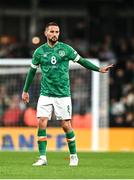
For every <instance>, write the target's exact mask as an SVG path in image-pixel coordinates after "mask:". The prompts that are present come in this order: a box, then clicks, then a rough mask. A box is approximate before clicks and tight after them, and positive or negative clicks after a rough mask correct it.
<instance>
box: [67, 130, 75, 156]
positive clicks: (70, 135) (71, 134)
mask: <svg viewBox="0 0 134 180" xmlns="http://www.w3.org/2000/svg"><path fill="white" fill-rule="evenodd" d="M73 137H75V134H74V131H71V132H68V133H66V138H67V139H71V138H73ZM68 148H69V151H70V154H76V142H75V140H74V141H70V142H68Z"/></svg>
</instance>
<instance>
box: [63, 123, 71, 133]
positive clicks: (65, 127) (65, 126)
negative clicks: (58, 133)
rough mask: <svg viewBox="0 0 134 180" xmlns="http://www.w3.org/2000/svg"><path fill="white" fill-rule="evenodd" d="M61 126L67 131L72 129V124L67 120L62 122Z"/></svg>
mask: <svg viewBox="0 0 134 180" xmlns="http://www.w3.org/2000/svg"><path fill="white" fill-rule="evenodd" d="M62 128H63V130H64V132H69V131H71V130H72V126H71V124H70V123H68V122H62Z"/></svg>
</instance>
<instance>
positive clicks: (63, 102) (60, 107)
mask: <svg viewBox="0 0 134 180" xmlns="http://www.w3.org/2000/svg"><path fill="white" fill-rule="evenodd" d="M53 106H54V112H55V116H56V119H57V120H70V119H71V118H72V102H71V98H70V97H62V98H55V99H54V103H53Z"/></svg>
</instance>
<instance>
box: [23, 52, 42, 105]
mask: <svg viewBox="0 0 134 180" xmlns="http://www.w3.org/2000/svg"><path fill="white" fill-rule="evenodd" d="M39 61H40V55H39V54H38V51H35V53H34V55H33V58H32V63H31V67H30V69H29V71H28V74H27V76H26V80H25V84H24V88H23V93H22V100H23V101H24V103H29V93H28V90H29V88H30V86H31V84H32V81H33V79H34V76H35V74H36V71H37V68H38V65H39V63H40V62H39Z"/></svg>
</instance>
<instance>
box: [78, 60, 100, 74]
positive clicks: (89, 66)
mask: <svg viewBox="0 0 134 180" xmlns="http://www.w3.org/2000/svg"><path fill="white" fill-rule="evenodd" d="M78 63H79V64H80V65H82V66H83V67H85V68H87V69H91V70H93V71H98V72H99V67H97V66H95V65H94V64H92V63H91V62H90V61H89V60H88V59H85V58H82V57H80V59H79V61H78Z"/></svg>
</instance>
